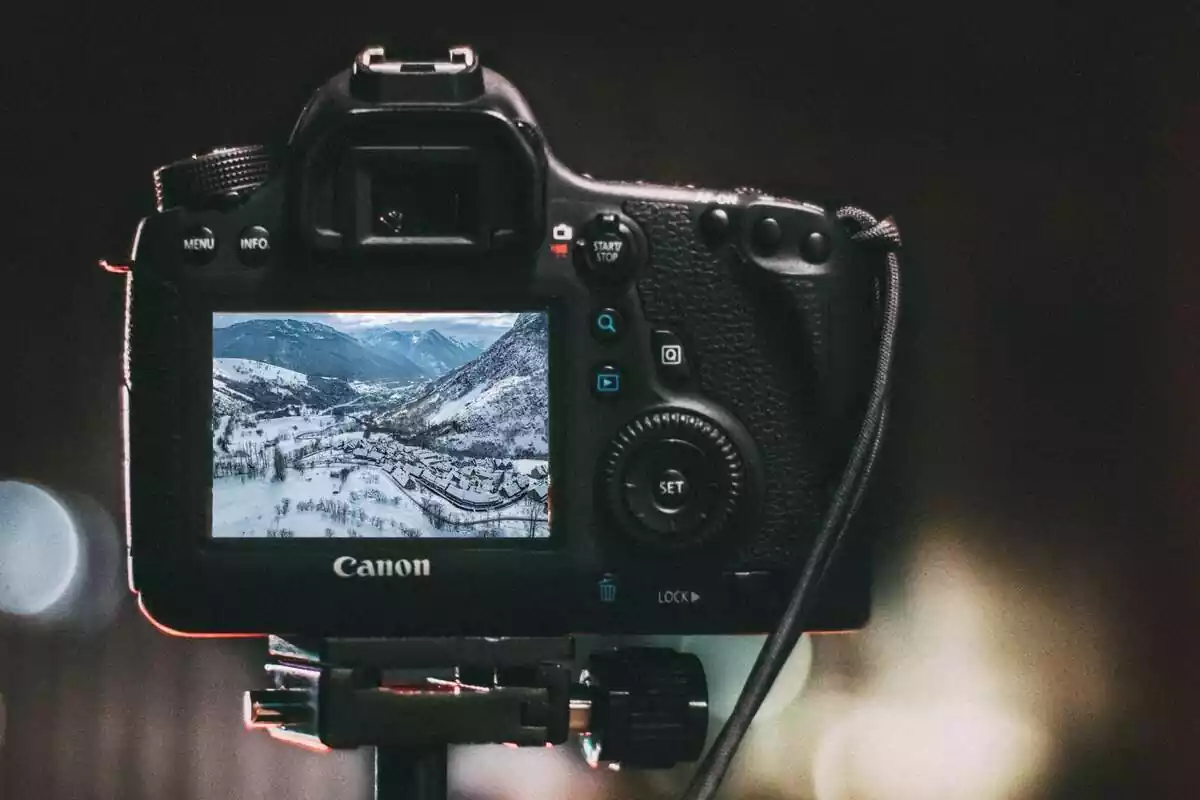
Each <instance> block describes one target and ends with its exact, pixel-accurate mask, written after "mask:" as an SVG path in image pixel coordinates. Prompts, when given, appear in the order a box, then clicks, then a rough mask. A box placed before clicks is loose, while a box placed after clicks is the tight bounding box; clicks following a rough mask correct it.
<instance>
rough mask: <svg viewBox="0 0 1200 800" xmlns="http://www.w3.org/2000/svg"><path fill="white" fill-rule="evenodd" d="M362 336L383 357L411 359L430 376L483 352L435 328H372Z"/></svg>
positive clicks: (476, 346) (441, 373) (441, 372)
mask: <svg viewBox="0 0 1200 800" xmlns="http://www.w3.org/2000/svg"><path fill="white" fill-rule="evenodd" d="M360 339H361V340H362V341H363V342H364V343H365V344H367V345H368V346H369V347H371V348H372V349H373V350H374V351H375V352H376V353H379V354H380V355H381V356H383V357H384V358H388V359H397V360H405V361H411V362H412V363H414V364H416V365H417V366H419V367H421V368H422V369H424V370H425V371H426V372H428V373H429V374H430V375H443V374H445V373H447V372H449V371H450V370H452V369H455V368H457V367H461V366H462V365H463V364H466V363H467V362H468V361H471V360H472V359H474V358H475V357H476V356H478V355H479V354H480V353H482V352H483V348H482V347H480V346H479V345H476V344H469V343H467V342H462V341H459V340H458V339H456V338H455V337H453V336H446V335H445V334H442V333H441V332H439V331H436V330H427V331H419V330H418V331H398V330H394V329H392V328H379V329H370V330H368V331H367V332H366V333H364V334H363V335H362V336H361V337H360ZM397 357H398V358H397Z"/></svg>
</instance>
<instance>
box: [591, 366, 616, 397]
mask: <svg viewBox="0 0 1200 800" xmlns="http://www.w3.org/2000/svg"><path fill="white" fill-rule="evenodd" d="M620 393H621V369H620V367H616V366H613V365H612V364H604V365H603V366H599V367H596V369H595V370H594V372H593V375H592V394H594V395H596V396H597V397H600V398H604V399H612V398H615V397H616V396H617V395H618V394H620Z"/></svg>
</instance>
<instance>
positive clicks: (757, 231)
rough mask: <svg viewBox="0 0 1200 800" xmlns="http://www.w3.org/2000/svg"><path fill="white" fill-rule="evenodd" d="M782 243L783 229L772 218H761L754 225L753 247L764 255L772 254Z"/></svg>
mask: <svg viewBox="0 0 1200 800" xmlns="http://www.w3.org/2000/svg"><path fill="white" fill-rule="evenodd" d="M782 242H783V228H781V227H780V226H779V220H777V219H775V218H774V217H763V218H762V219H760V220H759V221H758V222H756V223H755V224H754V246H755V247H756V248H757V249H758V250H759V251H760V252H762V253H764V254H768V255H769V254H771V253H774V252H775V251H776V250H778V249H779V245H780V244H781V243H782Z"/></svg>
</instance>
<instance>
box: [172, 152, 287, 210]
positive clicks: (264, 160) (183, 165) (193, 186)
mask: <svg viewBox="0 0 1200 800" xmlns="http://www.w3.org/2000/svg"><path fill="white" fill-rule="evenodd" d="M271 167H272V160H271V157H270V154H269V152H268V151H267V148H265V147H263V146H261V145H250V146H246V147H222V148H219V149H216V150H210V151H209V152H207V153H201V154H199V155H193V156H188V157H187V158H184V159H180V160H179V161H175V162H172V163H170V164H166V165H164V166H161V167H159V168H158V169H156V170H154V196H155V198H156V199H157V202H158V210H159V211H166V210H168V209H171V208H176V207H179V206H184V207H188V208H198V207H203V206H205V205H207V204H209V203H211V202H212V201H213V200H218V199H221V198H225V197H229V196H237V195H242V194H247V193H249V192H252V191H254V190H255V189H256V188H258V187H259V186H260V185H262V184H263V183H265V182H266V180H267V179H268V178H269V177H270V176H271Z"/></svg>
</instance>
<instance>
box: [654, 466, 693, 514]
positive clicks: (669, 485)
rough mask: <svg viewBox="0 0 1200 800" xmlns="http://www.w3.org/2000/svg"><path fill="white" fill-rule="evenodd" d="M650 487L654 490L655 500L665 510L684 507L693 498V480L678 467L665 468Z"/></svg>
mask: <svg viewBox="0 0 1200 800" xmlns="http://www.w3.org/2000/svg"><path fill="white" fill-rule="evenodd" d="M650 488H651V491H653V492H654V502H656V503H658V506H659V508H662V509H665V510H675V509H678V508H682V507H683V506H685V505H687V502H688V500H689V499H691V498H690V497H689V495H690V494H691V489H692V484H691V481H689V480H688V478H687V475H685V474H684V473H682V472H680V471H679V470H677V469H670V468H668V469H664V470H663V471H662V472H661V473H659V475H658V480H657V481H655V483H654V485H653V486H651V487H650Z"/></svg>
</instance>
